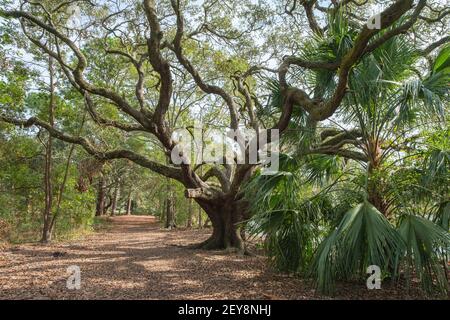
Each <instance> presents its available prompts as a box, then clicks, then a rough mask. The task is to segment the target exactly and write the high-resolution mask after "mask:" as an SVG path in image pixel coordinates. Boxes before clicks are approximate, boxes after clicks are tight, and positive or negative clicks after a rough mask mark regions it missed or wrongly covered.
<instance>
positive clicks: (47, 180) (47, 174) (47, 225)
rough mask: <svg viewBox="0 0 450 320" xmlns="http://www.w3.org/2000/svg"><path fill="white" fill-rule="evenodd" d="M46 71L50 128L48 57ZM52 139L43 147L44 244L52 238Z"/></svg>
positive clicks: (52, 106)
mask: <svg viewBox="0 0 450 320" xmlns="http://www.w3.org/2000/svg"><path fill="white" fill-rule="evenodd" d="M48 70H49V75H50V102H49V108H48V121H49V124H50V126H52V127H53V126H54V124H55V115H54V113H55V83H54V70H53V58H52V57H49V60H48ZM52 149H53V138H52V136H51V135H50V134H49V135H48V141H47V144H46V147H45V167H44V192H45V208H44V213H43V218H44V226H43V229H42V238H41V242H42V243H46V242H49V241H51V238H52V223H51V220H52V206H53V185H52V157H53V154H52V151H53V150H52Z"/></svg>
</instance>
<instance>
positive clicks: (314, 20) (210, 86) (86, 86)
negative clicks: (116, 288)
mask: <svg viewBox="0 0 450 320" xmlns="http://www.w3.org/2000/svg"><path fill="white" fill-rule="evenodd" d="M7 2H9V1H4V3H5V6H2V9H0V16H1V17H2V18H3V19H6V20H7V21H8V22H9V23H11V24H12V25H11V27H14V26H17V23H19V25H20V28H21V29H22V33H23V34H24V35H25V36H26V38H27V39H28V41H29V43H31V44H32V45H33V46H34V47H37V48H38V49H39V50H40V51H41V52H42V54H45V55H47V56H49V57H51V58H52V59H53V60H54V61H55V62H56V63H58V67H59V69H60V72H61V73H62V74H63V75H64V76H65V78H66V81H67V83H68V85H70V86H71V87H72V88H73V89H74V90H76V91H77V92H78V93H79V94H80V95H81V96H82V97H83V98H84V100H85V104H86V108H87V110H88V112H89V114H90V117H91V119H92V121H94V122H95V123H97V124H98V125H99V126H104V127H112V128H115V129H117V130H119V131H122V132H126V133H142V134H144V135H146V136H151V137H152V138H151V139H153V140H154V142H156V143H157V144H158V145H159V146H160V147H161V148H162V150H163V151H164V153H165V155H166V156H167V157H169V158H170V155H171V153H172V151H173V150H174V149H175V148H176V146H177V142H176V141H175V140H174V139H173V137H172V133H173V131H174V130H175V129H176V127H175V124H174V122H171V121H170V119H168V114H169V110H170V108H172V107H173V106H174V105H176V104H177V103H178V102H177V101H176V100H175V99H174V97H175V96H176V93H177V92H180V87H181V86H182V83H183V80H186V79H188V80H189V81H190V82H189V83H190V84H191V89H190V90H191V92H194V93H195V96H194V97H191V98H190V99H191V101H192V102H193V103H192V104H191V105H190V109H191V110H190V112H191V114H192V115H193V116H195V114H196V113H197V114H198V109H199V108H203V109H205V108H206V109H207V108H212V109H214V110H216V112H217V113H216V114H217V115H219V116H218V117H217V119H216V122H215V123H213V124H214V125H216V126H218V127H221V128H225V127H226V128H229V129H232V130H236V131H238V130H242V129H243V128H244V127H248V128H253V129H255V131H257V132H262V131H265V130H270V129H277V130H279V131H280V132H281V133H283V132H284V131H285V130H286V128H287V127H288V125H289V123H290V120H291V118H292V114H293V112H295V111H297V110H300V109H301V110H303V111H305V112H306V113H307V114H308V117H309V119H310V120H311V121H323V120H326V119H328V118H329V117H331V116H333V114H334V113H335V112H336V110H338V108H339V107H340V105H341V103H342V101H343V99H344V98H345V97H346V94H347V91H348V83H349V81H351V79H352V77H353V70H354V68H355V67H356V66H357V65H358V64H359V62H360V61H361V58H362V57H364V56H366V55H370V54H371V53H372V52H373V51H374V50H376V49H377V48H378V47H380V46H381V45H382V44H383V43H385V42H386V41H388V40H390V39H392V38H393V37H397V36H398V35H400V34H408V35H410V36H411V37H412V38H414V39H417V43H418V45H421V48H420V49H421V50H422V53H423V54H424V55H427V54H429V53H430V52H431V51H433V50H434V49H435V48H436V47H439V46H440V45H442V44H443V43H445V42H448V40H449V39H448V37H444V38H439V39H432V40H429V41H430V43H427V40H425V41H423V40H420V39H422V38H423V37H422V36H421V35H420V34H418V31H417V28H414V27H415V26H417V25H418V24H420V25H423V24H424V23H427V24H430V25H432V26H434V25H436V24H437V23H439V22H440V21H442V20H443V19H445V17H446V16H447V14H448V11H445V10H441V8H439V5H436V4H435V3H427V1H426V0H419V1H418V2H415V1H413V0H397V1H381V4H383V6H384V8H385V9H383V10H381V9H380V6H378V7H376V8H377V11H379V14H380V16H379V17H380V19H379V22H380V24H379V28H370V27H369V26H368V25H367V24H366V23H365V22H366V21H367V18H368V12H369V5H370V4H369V3H368V2H364V3H358V2H356V1H346V0H343V1H339V2H337V1H333V2H332V4H331V5H330V7H328V8H324V7H321V6H320V5H319V4H318V2H317V1H314V0H311V1H296V0H293V1H288V2H287V3H283V4H282V5H275V4H273V2H272V1H261V2H259V3H258V4H257V5H256V4H254V3H253V2H252V1H227V2H226V3H225V2H217V1H208V0H205V1H203V2H202V3H201V4H200V5H199V4H197V3H196V2H191V1H179V0H170V1H169V0H166V1H155V0H143V1H133V2H132V3H131V4H130V3H129V2H128V1H119V0H116V1H110V0H104V1H93V0H74V1H67V2H61V3H58V4H55V3H53V2H52V1H48V2H47V1H42V2H34V1H17V2H13V3H9V4H8V3H7ZM74 5H75V7H74ZM74 8H79V10H78V9H77V10H74ZM280 9H282V10H280ZM74 11H75V12H76V13H77V15H78V17H77V19H75V22H74V19H73V13H74ZM280 11H281V12H280ZM333 15H343V16H344V17H345V19H347V20H348V21H350V22H351V23H352V24H353V25H354V26H355V30H356V32H355V34H354V35H353V37H352V38H351V39H343V43H344V42H345V43H346V44H350V45H348V46H344V45H343V46H339V48H340V49H342V48H343V49H342V50H341V52H339V55H335V56H333V55H331V56H329V57H328V58H327V57H325V59H323V57H320V58H310V59H304V58H303V57H301V56H297V55H296V53H297V52H298V50H296V47H297V46H302V42H303V41H304V39H305V38H306V39H307V38H308V37H324V38H326V37H327V34H328V33H329V32H330V29H331V28H332V26H331V25H329V24H328V22H327V21H329V19H327V16H333ZM347 40H348V41H347ZM432 41H434V42H432ZM50 44H53V45H52V46H51V45H50ZM94 44H95V45H94ZM108 62H110V63H113V64H117V65H119V64H120V65H122V66H123V65H124V64H125V65H127V71H126V72H124V73H123V75H124V77H123V79H121V80H122V81H120V82H119V83H114V84H111V83H109V82H108V81H107V80H108V79H103V81H102V80H101V79H98V78H95V77H93V74H94V73H97V74H100V75H102V74H103V77H104V78H108V71H109V70H110V69H111V68H114V67H115V66H116V65H111V64H108ZM298 69H300V70H327V71H330V74H331V76H332V78H333V79H334V85H333V90H332V93H331V94H328V95H326V96H325V95H323V92H324V91H323V88H321V87H320V86H315V87H307V86H305V85H304V83H302V80H301V74H300V78H299V77H298V76H295V77H294V76H293V74H292V71H293V70H298ZM297 74H298V73H297ZM263 77H266V78H267V77H277V81H278V83H279V86H280V95H281V100H282V108H281V110H280V112H279V113H277V114H275V115H272V116H271V117H262V116H260V112H259V111H260V110H261V109H262V108H263V103H264V102H265V101H266V96H267V92H265V90H264V89H263V88H262V86H261V85H260V83H261V82H260V81H261V79H262V81H263V82H264V81H265V80H264V78H263ZM197 98H198V99H199V100H198V101H193V100H195V99H197ZM101 104H107V105H110V106H114V107H115V108H116V109H117V111H118V116H116V117H110V116H108V114H107V113H105V112H102V111H101V110H100V109H101V108H100V107H99V106H100V105H101ZM1 107H2V110H1V113H0V120H2V121H4V122H7V123H11V124H14V125H18V126H23V127H31V126H37V127H40V128H42V129H45V130H47V131H48V133H49V134H50V135H51V136H52V137H54V138H56V139H60V140H63V141H65V142H68V143H72V144H78V145H80V146H82V147H83V148H84V149H85V150H86V151H87V152H88V153H89V154H90V155H92V156H93V157H95V158H96V159H98V160H99V161H107V160H113V159H121V158H124V159H128V160H130V161H133V162H135V163H136V164H138V165H140V166H143V167H145V168H148V169H149V170H152V171H154V172H155V173H158V174H161V175H163V176H165V177H167V178H170V179H175V180H177V181H179V182H180V183H181V184H183V185H184V187H185V188H186V195H187V196H188V197H190V198H193V199H194V200H195V201H196V202H197V203H198V204H199V205H200V206H201V207H202V208H203V210H204V211H205V212H206V213H207V215H208V217H209V218H210V220H211V223H212V226H213V233H212V235H211V237H210V238H209V239H208V240H206V241H205V242H204V243H203V244H201V247H204V248H211V249H214V248H229V247H231V248H236V249H239V250H242V249H244V243H243V241H242V238H241V235H240V232H239V224H240V223H241V222H242V221H244V220H245V219H247V218H248V215H249V212H248V203H247V202H246V200H245V199H244V198H243V195H242V186H243V184H244V183H245V182H246V181H247V180H248V179H249V178H250V177H251V175H252V173H253V172H254V171H255V170H256V169H257V168H258V165H255V164H250V163H245V164H234V165H232V166H228V165H227V166H222V165H217V166H216V165H210V164H209V165H208V166H207V168H206V169H205V168H203V169H205V170H204V171H201V169H202V166H201V165H194V164H192V165H190V164H187V163H183V164H181V165H174V164H172V163H169V164H167V163H165V161H158V160H157V159H155V158H154V157H153V156H152V154H150V153H149V152H146V153H145V154H141V153H138V152H135V151H134V150H132V149H131V148H117V149H108V148H105V144H100V143H99V142H98V141H95V140H93V139H90V138H89V137H77V136H74V135H70V134H68V133H66V132H64V131H62V130H60V128H59V127H58V126H53V125H52V124H51V123H48V122H47V121H44V120H43V119H40V118H37V117H31V118H28V119H22V118H19V117H17V114H14V112H10V110H8V105H3V104H2V106H1ZM225 115H226V117H225ZM225 118H226V122H225ZM259 147H260V148H261V147H263V146H261V145H260V146H259ZM175 150H176V149H175ZM248 152H249V150H248V149H246V150H245V153H246V154H247V153H248ZM205 167H206V166H205ZM200 172H202V173H200Z"/></svg>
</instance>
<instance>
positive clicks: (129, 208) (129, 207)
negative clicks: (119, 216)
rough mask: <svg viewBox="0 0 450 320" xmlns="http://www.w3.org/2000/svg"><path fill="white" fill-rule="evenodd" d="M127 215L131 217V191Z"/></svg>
mask: <svg viewBox="0 0 450 320" xmlns="http://www.w3.org/2000/svg"><path fill="white" fill-rule="evenodd" d="M127 215H131V191H130V192H129V193H128V199H127Z"/></svg>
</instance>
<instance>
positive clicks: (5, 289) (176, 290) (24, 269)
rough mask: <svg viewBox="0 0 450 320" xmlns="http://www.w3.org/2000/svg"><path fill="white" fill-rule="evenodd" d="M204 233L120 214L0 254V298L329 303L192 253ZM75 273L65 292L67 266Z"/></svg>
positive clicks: (257, 271) (260, 269)
mask: <svg viewBox="0 0 450 320" xmlns="http://www.w3.org/2000/svg"><path fill="white" fill-rule="evenodd" d="M209 232H210V230H172V231H167V230H163V229H161V228H160V226H159V224H158V222H157V221H156V220H155V219H154V218H153V217H149V216H120V217H114V218H111V219H110V223H109V224H108V228H106V229H103V230H102V231H99V232H97V233H95V234H93V235H91V236H88V237H86V238H85V239H80V240H77V241H70V242H60V243H55V244H51V245H41V244H26V245H17V246H7V247H5V248H1V249H0V299H330V297H324V296H319V295H316V293H315V291H314V290H313V288H312V286H311V285H310V284H309V283H308V282H306V281H304V280H301V279H298V278H295V277H291V276H287V275H281V274H277V273H275V272H272V271H271V270H270V268H268V267H267V264H266V259H265V258H264V257H261V256H242V255H237V254H225V253H223V252H219V251H203V250H193V249H189V248H187V247H186V246H187V245H188V244H191V243H195V242H200V241H202V240H204V239H206V238H207V237H208V234H209ZM72 265H77V266H79V267H80V270H81V289H80V290H68V289H67V288H66V280H67V278H68V276H69V274H68V273H67V268H68V267H69V266H72ZM333 298H339V299H413V298H423V297H422V296H420V295H419V294H418V293H417V292H415V293H414V292H410V294H406V292H405V291H404V290H401V289H399V288H398V287H395V286H392V285H389V284H384V283H383V285H382V289H381V290H370V291H369V290H367V288H366V285H365V283H352V284H342V285H338V288H337V294H336V296H335V297H333Z"/></svg>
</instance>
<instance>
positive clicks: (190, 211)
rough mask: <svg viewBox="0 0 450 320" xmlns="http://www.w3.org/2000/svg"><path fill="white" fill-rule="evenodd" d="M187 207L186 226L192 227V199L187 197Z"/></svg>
mask: <svg viewBox="0 0 450 320" xmlns="http://www.w3.org/2000/svg"><path fill="white" fill-rule="evenodd" d="M188 201H189V209H188V219H187V224H186V227H188V228H192V218H193V216H194V207H193V200H192V199H189V200H188Z"/></svg>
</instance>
